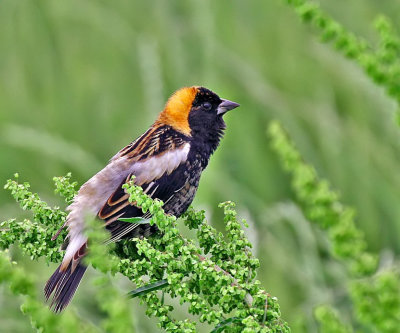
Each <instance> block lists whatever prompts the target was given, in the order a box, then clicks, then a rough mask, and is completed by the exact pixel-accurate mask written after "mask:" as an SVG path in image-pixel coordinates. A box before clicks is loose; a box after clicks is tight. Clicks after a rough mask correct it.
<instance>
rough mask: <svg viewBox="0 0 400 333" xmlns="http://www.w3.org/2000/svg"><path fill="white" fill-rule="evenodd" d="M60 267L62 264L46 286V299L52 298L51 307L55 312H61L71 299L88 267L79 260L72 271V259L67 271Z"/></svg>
mask: <svg viewBox="0 0 400 333" xmlns="http://www.w3.org/2000/svg"><path fill="white" fill-rule="evenodd" d="M60 268H61V265H60V266H58V268H57V269H56V271H55V272H54V273H53V275H52V276H51V277H50V279H49V280H48V281H47V283H46V286H45V287H44V295H45V297H46V300H48V299H49V298H50V297H51V298H52V299H51V304H50V308H52V309H53V311H54V312H61V311H62V310H64V308H65V307H66V306H67V305H68V303H69V302H70V301H71V299H72V296H74V294H75V291H76V289H77V288H78V286H79V283H80V282H81V279H82V276H83V274H84V273H85V271H86V268H87V267H86V266H85V265H83V264H81V263H80V262H79V263H78V265H77V266H76V267H75V269H74V270H73V271H72V261H71V262H70V264H69V265H68V267H67V269H66V270H65V271H61V270H60ZM52 294H53V295H52Z"/></svg>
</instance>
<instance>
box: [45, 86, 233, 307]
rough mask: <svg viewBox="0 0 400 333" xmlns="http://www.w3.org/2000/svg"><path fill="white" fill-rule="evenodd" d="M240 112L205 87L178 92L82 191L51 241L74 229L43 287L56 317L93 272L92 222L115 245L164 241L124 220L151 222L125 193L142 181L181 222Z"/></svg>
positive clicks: (149, 227)
mask: <svg viewBox="0 0 400 333" xmlns="http://www.w3.org/2000/svg"><path fill="white" fill-rule="evenodd" d="M238 106H239V104H238V103H235V102H232V101H230V100H227V99H222V98H220V97H219V96H218V95H217V94H216V93H214V92H213V91H211V90H209V89H207V88H205V87H201V86H191V87H184V88H181V89H179V90H177V91H176V92H175V93H174V94H173V95H172V96H171V97H170V98H169V99H168V101H167V103H166V104H165V107H164V109H163V110H162V111H161V113H160V114H159V116H158V118H157V119H156V121H155V122H154V123H153V125H152V126H151V127H150V128H149V129H148V130H147V131H146V132H145V133H144V134H142V135H141V136H140V137H139V138H137V139H136V140H135V141H133V142H131V143H130V144H128V145H127V146H126V147H124V148H123V149H121V150H120V151H119V152H118V153H117V154H116V155H114V157H112V158H111V159H110V161H109V163H108V164H107V165H106V167H105V168H103V169H102V170H100V171H99V172H98V173H96V174H95V175H94V176H93V177H92V178H90V179H89V180H88V181H87V182H86V183H84V184H83V185H82V186H81V187H80V189H79V191H78V193H77V195H76V196H75V197H74V199H73V201H72V203H71V204H70V205H69V206H68V207H67V211H68V215H67V217H66V220H65V223H64V224H63V226H62V227H61V228H60V229H59V231H58V232H57V233H56V234H55V235H54V236H53V238H52V239H53V240H54V239H56V238H57V237H58V235H59V234H60V232H61V231H62V230H63V229H65V228H66V229H67V231H68V235H67V236H66V238H65V240H64V243H63V245H62V249H63V250H65V254H64V257H63V260H62V262H61V264H60V265H59V267H58V268H57V269H56V270H55V272H54V273H53V275H52V276H51V277H50V279H49V280H48V281H47V283H46V285H45V288H44V294H45V298H46V301H48V300H49V299H50V298H51V304H50V308H51V309H52V310H53V311H54V312H56V313H58V312H61V311H63V310H64V309H65V307H66V306H67V305H68V304H69V303H70V301H71V299H72V297H73V295H74V294H75V292H76V289H77V288H78V286H79V283H80V281H81V279H82V277H83V275H84V273H85V271H86V269H87V266H86V265H85V264H84V263H83V262H82V258H83V257H84V256H85V254H87V251H88V250H89V249H88V244H87V243H88V240H87V237H86V236H85V234H84V230H85V220H86V219H87V218H88V217H92V218H98V219H100V220H103V221H104V226H105V228H106V229H107V230H108V231H109V233H110V238H109V241H111V242H118V241H119V240H121V239H126V238H128V239H130V238H141V237H149V236H152V235H157V233H158V232H159V231H158V228H157V226H156V225H155V224H153V225H150V224H142V223H140V224H134V223H128V222H123V221H120V220H119V219H120V218H132V217H142V218H146V217H149V216H146V215H144V214H143V212H142V210H141V209H140V208H139V207H136V206H135V203H132V202H129V195H128V194H127V193H126V191H125V189H124V188H123V187H122V186H123V185H124V184H125V183H127V182H129V181H130V180H131V179H132V176H135V178H134V182H135V185H138V186H141V187H142V188H143V191H144V193H146V194H147V195H149V196H150V197H151V198H153V199H156V198H157V199H159V200H162V201H163V203H164V204H163V209H164V211H165V213H166V214H169V215H174V216H176V217H179V216H180V215H182V214H183V213H184V212H185V211H186V210H187V209H188V207H189V206H190V204H191V203H192V201H193V198H194V196H195V194H196V191H197V188H198V186H199V180H200V176H201V174H202V171H203V170H204V169H205V168H206V167H207V165H208V163H209V159H210V156H211V155H212V154H213V153H214V152H215V150H216V149H217V147H218V145H219V143H220V140H221V139H222V137H223V135H224V132H225V129H226V125H225V122H224V119H223V116H224V114H225V113H226V112H227V111H230V110H232V109H235V108H237V107H238Z"/></svg>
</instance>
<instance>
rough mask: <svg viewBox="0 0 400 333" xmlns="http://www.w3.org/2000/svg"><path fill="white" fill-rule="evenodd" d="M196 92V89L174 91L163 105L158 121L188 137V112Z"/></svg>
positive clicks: (186, 88)
mask: <svg viewBox="0 0 400 333" xmlns="http://www.w3.org/2000/svg"><path fill="white" fill-rule="evenodd" d="M197 92H198V87H185V88H182V89H179V90H178V91H176V92H175V93H174V94H173V95H172V96H171V97H170V98H169V99H168V102H167V104H166V105H165V108H164V111H162V112H161V114H160V116H159V117H158V121H160V122H162V123H164V124H166V125H170V126H171V127H173V128H174V129H175V130H177V131H179V132H182V133H183V134H185V135H188V136H190V127H189V112H190V109H191V108H192V103H193V101H194V99H195V97H196V94H197Z"/></svg>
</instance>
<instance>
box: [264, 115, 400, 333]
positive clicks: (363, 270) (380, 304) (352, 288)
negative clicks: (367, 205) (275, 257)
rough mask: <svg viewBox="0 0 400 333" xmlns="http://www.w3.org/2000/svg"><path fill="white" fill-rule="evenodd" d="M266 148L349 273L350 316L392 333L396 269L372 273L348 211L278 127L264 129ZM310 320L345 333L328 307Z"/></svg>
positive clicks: (397, 301)
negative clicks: (269, 147)
mask: <svg viewBox="0 0 400 333" xmlns="http://www.w3.org/2000/svg"><path fill="white" fill-rule="evenodd" d="M268 133H269V135H270V138H271V140H272V147H273V149H274V150H275V152H276V153H277V154H278V155H279V157H280V159H281V162H282V165H283V167H284V169H285V170H286V171H288V172H289V173H290V174H291V176H292V188H293V190H294V192H295V194H296V197H297V200H298V202H299V204H300V206H301V208H302V210H303V212H304V215H305V216H306V217H307V218H308V220H309V221H310V222H313V223H315V224H316V225H318V226H319V227H320V228H322V229H323V230H325V231H326V232H327V233H328V237H329V239H330V242H331V252H332V255H333V256H335V257H336V258H337V259H338V260H340V261H341V262H342V263H343V264H344V265H345V266H346V267H347V268H348V271H349V279H350V281H349V285H348V288H349V292H350V297H351V300H352V302H353V305H354V310H355V311H354V312H355V316H356V318H355V319H357V320H358V321H360V322H361V323H363V324H364V325H365V326H366V327H371V328H374V329H376V330H377V331H378V332H393V333H394V332H397V331H398V327H399V323H400V298H399V295H400V275H399V272H398V268H396V267H390V268H389V269H386V270H384V271H382V272H381V271H377V257H376V256H375V255H373V254H371V253H369V252H368V251H367V249H366V248H367V245H366V242H365V240H364V236H363V234H362V233H361V232H360V231H359V230H358V229H357V227H356V225H355V222H354V215H355V214H354V210H353V209H352V208H350V207H347V206H345V205H343V204H342V203H341V202H340V201H339V195H338V194H337V193H336V192H334V191H332V190H331V189H330V185H329V183H328V182H327V181H326V180H320V179H319V178H318V176H317V173H316V171H315V169H314V168H313V167H312V166H310V165H308V164H307V163H305V162H304V161H303V158H302V157H301V155H300V153H299V152H298V150H297V149H296V147H295V146H294V144H293V143H292V142H291V141H290V139H289V137H288V135H287V134H286V133H285V131H284V130H283V128H282V126H281V125H280V124H279V123H278V122H272V123H271V124H270V126H269V128H268ZM316 318H317V320H319V321H320V323H321V326H322V328H324V327H325V328H329V327H331V328H332V327H334V329H333V328H332V330H327V329H323V331H326V332H348V331H349V328H348V327H347V325H343V324H342V323H341V322H340V319H339V318H340V317H338V316H337V314H336V312H335V311H334V310H332V309H331V308H327V307H323V308H321V309H317V311H316Z"/></svg>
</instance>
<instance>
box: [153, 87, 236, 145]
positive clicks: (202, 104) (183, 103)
mask: <svg viewBox="0 0 400 333" xmlns="http://www.w3.org/2000/svg"><path fill="white" fill-rule="evenodd" d="M238 106H239V104H237V103H235V102H231V101H228V100H226V99H222V98H220V97H219V96H218V95H217V94H215V93H214V92H212V91H211V90H209V89H207V88H204V87H196V86H194V87H185V88H182V89H179V90H178V91H176V92H175V93H174V94H173V95H172V96H171V97H170V98H169V99H168V102H167V104H166V105H165V108H164V110H163V111H162V112H161V114H160V116H159V118H158V121H159V122H161V123H164V124H165V125H169V126H171V127H172V128H174V129H175V130H176V131H178V132H181V133H183V134H185V135H186V136H189V137H193V138H196V137H199V138H203V139H205V140H208V139H211V138H213V137H214V136H216V137H218V138H219V137H220V136H221V135H222V131H223V130H224V129H225V123H224V121H223V119H222V116H223V115H224V114H225V113H226V112H227V111H229V110H232V109H234V108H237V107H238Z"/></svg>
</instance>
